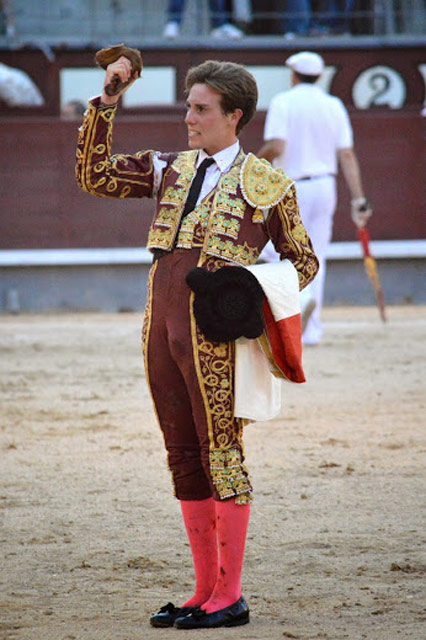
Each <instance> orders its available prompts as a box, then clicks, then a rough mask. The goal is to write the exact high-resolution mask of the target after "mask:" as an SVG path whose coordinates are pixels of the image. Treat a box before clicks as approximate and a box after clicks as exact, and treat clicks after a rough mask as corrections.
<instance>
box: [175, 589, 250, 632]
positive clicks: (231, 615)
mask: <svg viewBox="0 0 426 640" xmlns="http://www.w3.org/2000/svg"><path fill="white" fill-rule="evenodd" d="M248 622H250V612H249V608H248V605H247V602H246V601H245V600H244V598H243V596H241V598H240V599H239V600H237V602H234V604H231V605H230V606H229V607H225V608H224V609H219V611H213V613H206V612H205V611H204V610H203V609H199V608H198V609H196V610H195V611H194V612H192V613H191V614H190V615H187V616H185V617H183V616H181V617H178V618H176V622H175V627H176V628H177V629H214V628H216V627H239V626H240V625H242V624H247V623H248Z"/></svg>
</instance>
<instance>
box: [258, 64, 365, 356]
mask: <svg viewBox="0 0 426 640" xmlns="http://www.w3.org/2000/svg"><path fill="white" fill-rule="evenodd" d="M286 65H287V66H288V67H290V69H291V89H290V90H289V91H283V92H281V93H279V94H278V95H276V96H275V97H274V98H273V99H272V101H271V104H270V106H269V109H268V112H267V116H266V122H265V131H264V140H265V142H264V145H263V146H262V148H261V149H260V151H259V152H258V153H257V156H258V157H259V158H262V157H263V158H266V159H267V160H269V161H270V162H272V164H273V166H274V167H281V168H282V169H284V171H285V172H286V173H287V175H288V176H289V177H291V178H293V179H294V180H295V181H296V189H297V195H298V200H299V209H300V214H301V217H302V222H303V224H304V226H305V227H306V229H307V231H308V234H309V236H310V238H311V241H312V244H313V247H314V250H315V253H316V255H317V257H318V259H319V263H320V268H319V272H318V275H317V277H316V278H315V279H314V280H313V282H312V283H311V284H310V285H309V286H308V287H307V288H306V290H305V295H304V297H303V298H302V300H301V303H302V315H304V316H305V320H306V323H305V326H304V332H303V342H304V344H318V343H319V342H320V340H321V337H322V333H323V328H322V324H321V307H322V300H323V291H324V281H325V272H326V265H325V263H326V260H325V258H326V251H327V247H328V244H329V243H330V240H331V234H332V226H333V215H334V211H335V208H336V199H337V197H336V174H337V171H338V164H340V166H341V168H342V171H343V175H344V178H345V181H346V184H347V185H348V188H349V191H350V195H351V214H352V219H353V221H354V223H355V224H356V225H357V226H364V225H365V223H366V221H367V219H368V218H369V216H370V215H371V209H370V206H369V204H368V202H367V200H366V198H365V196H364V190H363V187H362V181H361V174H360V169H359V164H358V160H357V157H356V155H355V152H354V150H353V135H352V127H351V123H350V120H349V116H348V113H347V111H346V109H345V107H344V105H343V103H342V101H341V100H340V99H339V98H336V97H335V96H330V95H328V94H327V93H325V92H324V91H323V90H322V89H321V88H320V87H319V86H317V85H316V84H315V83H316V81H317V80H318V79H319V77H320V76H321V74H322V72H323V70H324V61H323V59H322V58H321V56H319V55H318V54H317V53H313V52H310V51H301V52H300V53H296V54H295V55H292V56H290V57H289V58H288V59H287V60H286ZM261 258H263V259H264V260H266V261H268V262H270V261H274V260H279V256H278V254H277V253H275V251H274V249H273V247H272V246H271V244H270V243H269V244H268V245H267V246H266V248H265V250H264V252H263V253H262V255H261ZM303 311H305V313H304V314H303ZM307 316H309V317H307Z"/></svg>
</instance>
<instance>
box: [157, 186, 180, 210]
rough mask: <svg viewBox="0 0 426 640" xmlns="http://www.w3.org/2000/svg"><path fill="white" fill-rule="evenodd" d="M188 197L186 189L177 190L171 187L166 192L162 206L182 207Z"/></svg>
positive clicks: (162, 199)
mask: <svg viewBox="0 0 426 640" xmlns="http://www.w3.org/2000/svg"><path fill="white" fill-rule="evenodd" d="M185 197H186V190H185V189H175V188H174V187H172V186H170V187H167V189H166V190H165V192H164V194H163V197H162V198H161V203H160V204H174V205H181V204H182V203H183V202H184V200H185Z"/></svg>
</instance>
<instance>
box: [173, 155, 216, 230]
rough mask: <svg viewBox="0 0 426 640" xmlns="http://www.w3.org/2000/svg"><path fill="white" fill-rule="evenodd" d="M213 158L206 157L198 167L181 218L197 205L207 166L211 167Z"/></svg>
mask: <svg viewBox="0 0 426 640" xmlns="http://www.w3.org/2000/svg"><path fill="white" fill-rule="evenodd" d="M213 162H214V160H213V158H206V159H205V160H203V161H202V163H201V164H200V166H199V167H198V169H197V173H196V174H195V178H194V179H193V181H192V184H191V188H190V190H189V193H188V197H187V199H186V202H185V207H184V209H183V213H182V217H181V220H183V218H184V217H185V216H186V215H187V214H188V213H189V212H190V211H193V209H194V208H195V205H196V204H197V200H198V196H199V195H200V191H201V185H202V184H203V180H204V177H205V175H206V171H207V167H210V165H211V164H213Z"/></svg>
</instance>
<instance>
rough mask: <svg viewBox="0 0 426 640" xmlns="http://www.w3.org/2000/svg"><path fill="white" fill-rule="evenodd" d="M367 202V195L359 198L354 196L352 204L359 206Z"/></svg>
mask: <svg viewBox="0 0 426 640" xmlns="http://www.w3.org/2000/svg"><path fill="white" fill-rule="evenodd" d="M366 202H367V198H366V197H365V196H358V197H357V198H352V200H351V204H352V205H353V206H354V207H358V206H360V205H363V204H365V203H366Z"/></svg>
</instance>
